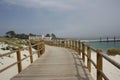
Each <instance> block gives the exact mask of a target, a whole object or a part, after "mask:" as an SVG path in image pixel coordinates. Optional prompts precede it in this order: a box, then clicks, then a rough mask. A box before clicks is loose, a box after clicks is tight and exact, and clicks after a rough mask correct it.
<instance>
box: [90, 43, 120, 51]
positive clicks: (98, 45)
mask: <svg viewBox="0 0 120 80" xmlns="http://www.w3.org/2000/svg"><path fill="white" fill-rule="evenodd" d="M88 44H90V45H91V46H92V47H93V48H96V49H97V48H101V49H103V51H106V50H107V49H109V48H120V42H89V43H88Z"/></svg>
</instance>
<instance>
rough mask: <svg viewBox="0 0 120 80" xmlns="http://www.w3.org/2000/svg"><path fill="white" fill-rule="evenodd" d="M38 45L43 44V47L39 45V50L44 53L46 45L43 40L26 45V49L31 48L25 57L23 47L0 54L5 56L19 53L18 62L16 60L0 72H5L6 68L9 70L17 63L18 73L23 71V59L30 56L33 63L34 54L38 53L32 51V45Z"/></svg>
mask: <svg viewBox="0 0 120 80" xmlns="http://www.w3.org/2000/svg"><path fill="white" fill-rule="evenodd" d="M37 45H39V46H41V47H39V49H38V50H37V51H39V52H41V54H42V53H44V50H45V46H44V43H43V42H41V43H39V44H35V45H29V47H26V48H25V49H27V48H28V49H29V55H28V56H26V57H25V58H21V49H20V48H18V49H17V50H15V51H11V52H8V53H5V54H2V55H0V57H5V56H7V55H10V54H13V53H15V52H16V53H17V62H14V63H12V64H10V65H8V66H7V67H5V68H3V69H1V70H0V73H1V72H3V71H5V70H7V69H9V68H11V67H12V66H14V65H16V64H18V73H20V72H21V71H22V61H23V60H25V59H27V58H28V57H30V62H31V63H32V62H33V55H34V54H36V53H35V52H36V51H32V47H35V46H37ZM22 50H23V49H22Z"/></svg>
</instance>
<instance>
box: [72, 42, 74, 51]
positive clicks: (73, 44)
mask: <svg viewBox="0 0 120 80" xmlns="http://www.w3.org/2000/svg"><path fill="white" fill-rule="evenodd" d="M72 49H73V50H74V40H72Z"/></svg>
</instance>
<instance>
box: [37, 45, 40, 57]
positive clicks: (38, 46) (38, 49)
mask: <svg viewBox="0 0 120 80" xmlns="http://www.w3.org/2000/svg"><path fill="white" fill-rule="evenodd" d="M37 52H38V58H39V57H40V44H38V45H37Z"/></svg>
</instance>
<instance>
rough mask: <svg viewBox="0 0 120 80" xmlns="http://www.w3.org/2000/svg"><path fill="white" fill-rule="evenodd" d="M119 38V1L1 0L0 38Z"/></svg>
mask: <svg viewBox="0 0 120 80" xmlns="http://www.w3.org/2000/svg"><path fill="white" fill-rule="evenodd" d="M9 30H14V31H15V32H17V33H27V34H29V33H34V34H47V33H55V34H56V35H57V36H59V37H69V38H99V37H100V36H101V37H107V36H108V37H113V36H116V37H120V0H0V35H4V34H5V32H7V31H9Z"/></svg>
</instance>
